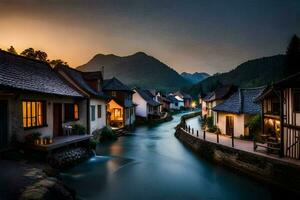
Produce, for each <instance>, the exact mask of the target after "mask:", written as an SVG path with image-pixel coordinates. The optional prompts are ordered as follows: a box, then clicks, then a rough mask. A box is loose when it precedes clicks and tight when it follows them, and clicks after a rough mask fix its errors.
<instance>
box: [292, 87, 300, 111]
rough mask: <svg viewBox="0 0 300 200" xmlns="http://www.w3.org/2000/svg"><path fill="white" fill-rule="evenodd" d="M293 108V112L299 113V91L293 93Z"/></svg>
mask: <svg viewBox="0 0 300 200" xmlns="http://www.w3.org/2000/svg"><path fill="white" fill-rule="evenodd" d="M293 106H294V111H295V112H300V91H295V92H294V101H293Z"/></svg>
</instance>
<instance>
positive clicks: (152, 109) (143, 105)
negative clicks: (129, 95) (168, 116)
mask: <svg viewBox="0 0 300 200" xmlns="http://www.w3.org/2000/svg"><path fill="white" fill-rule="evenodd" d="M134 92H135V93H134V94H133V102H134V103H135V104H136V105H137V106H136V115H137V116H138V117H141V118H144V119H147V120H149V119H157V118H160V117H161V114H162V112H161V110H162V104H161V103H160V102H158V101H156V99H155V96H153V94H152V93H151V92H150V91H149V90H143V89H139V88H136V89H134Z"/></svg>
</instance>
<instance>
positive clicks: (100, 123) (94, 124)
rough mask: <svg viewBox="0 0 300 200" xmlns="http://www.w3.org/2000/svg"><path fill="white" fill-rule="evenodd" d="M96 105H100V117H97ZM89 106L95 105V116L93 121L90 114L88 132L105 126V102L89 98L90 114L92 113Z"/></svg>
mask: <svg viewBox="0 0 300 200" xmlns="http://www.w3.org/2000/svg"><path fill="white" fill-rule="evenodd" d="M98 105H101V118H98ZM91 106H95V109H96V112H95V115H96V116H95V121H92V117H91V116H90V134H92V133H93V132H94V131H95V130H98V129H101V128H103V127H104V126H106V102H105V101H104V100H102V99H94V98H93V99H90V115H92V112H91Z"/></svg>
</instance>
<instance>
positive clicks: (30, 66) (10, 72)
mask: <svg viewBox="0 0 300 200" xmlns="http://www.w3.org/2000/svg"><path fill="white" fill-rule="evenodd" d="M0 85H2V86H6V87H10V88H15V89H20V90H27V91H32V92H40V93H47V94H55V95H63V96H73V97H82V95H81V94H79V93H78V92H77V91H76V90H74V89H73V88H71V87H70V86H69V85H68V84H67V83H66V82H65V81H64V80H63V79H62V78H61V77H60V76H59V75H58V74H57V73H56V72H55V71H54V70H53V69H52V68H51V67H50V65H49V64H47V63H45V62H42V61H37V60H33V59H29V58H25V57H23V56H18V55H14V54H11V53H8V52H5V51H2V50H0Z"/></svg>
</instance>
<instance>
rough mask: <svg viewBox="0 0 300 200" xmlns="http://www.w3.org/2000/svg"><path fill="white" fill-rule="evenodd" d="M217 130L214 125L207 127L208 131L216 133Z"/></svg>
mask: <svg viewBox="0 0 300 200" xmlns="http://www.w3.org/2000/svg"><path fill="white" fill-rule="evenodd" d="M217 131H219V128H218V127H217V126H216V125H213V126H211V127H208V132H211V133H216V132H217Z"/></svg>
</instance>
